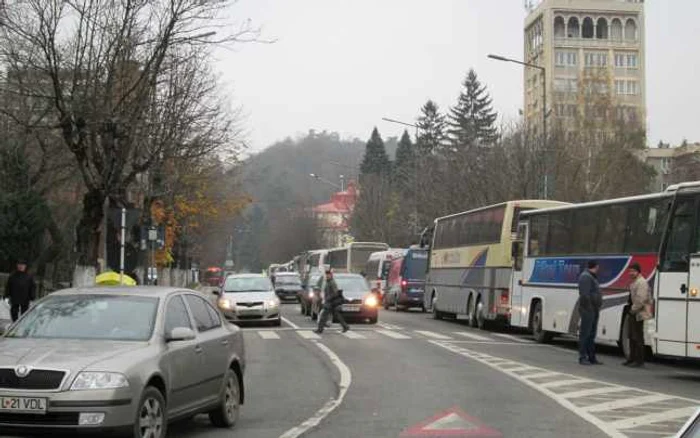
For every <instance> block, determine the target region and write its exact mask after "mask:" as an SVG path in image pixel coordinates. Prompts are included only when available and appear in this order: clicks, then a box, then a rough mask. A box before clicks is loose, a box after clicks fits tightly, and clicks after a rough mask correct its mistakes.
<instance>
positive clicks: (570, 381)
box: [506, 370, 593, 389]
mask: <svg viewBox="0 0 700 438" xmlns="http://www.w3.org/2000/svg"><path fill="white" fill-rule="evenodd" d="M506 371H507V370H506ZM582 383H593V381H592V380H587V379H564V380H555V381H554V382H547V383H540V386H541V387H543V388H547V389H551V388H559V387H561V386H569V385H581V384H582Z"/></svg>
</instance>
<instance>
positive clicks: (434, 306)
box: [430, 292, 442, 319]
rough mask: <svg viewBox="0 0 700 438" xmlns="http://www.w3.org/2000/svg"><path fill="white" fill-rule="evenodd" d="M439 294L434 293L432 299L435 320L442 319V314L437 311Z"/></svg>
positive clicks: (431, 306)
mask: <svg viewBox="0 0 700 438" xmlns="http://www.w3.org/2000/svg"><path fill="white" fill-rule="evenodd" d="M436 303H437V294H436V293H435V292H433V297H432V298H431V299H430V309H431V310H432V311H433V319H442V312H441V311H439V310H438V309H437V306H436V305H435V304H436Z"/></svg>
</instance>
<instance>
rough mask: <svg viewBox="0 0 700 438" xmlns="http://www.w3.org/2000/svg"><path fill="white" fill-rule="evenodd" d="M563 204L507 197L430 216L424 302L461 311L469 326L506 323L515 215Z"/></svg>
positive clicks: (440, 310) (442, 310)
mask: <svg viewBox="0 0 700 438" xmlns="http://www.w3.org/2000/svg"><path fill="white" fill-rule="evenodd" d="M557 205H565V204H564V203H561V202H556V201H538V200H524V201H510V202H505V203H502V204H497V205H492V206H489V207H484V208H479V209H476V210H471V211H467V212H464V213H459V214H455V215H451V216H446V217H441V218H438V219H436V220H435V224H434V227H433V229H432V230H431V231H432V239H433V240H432V244H431V248H430V263H429V269H428V275H427V278H426V286H425V294H424V305H425V308H426V309H430V310H431V311H432V313H433V317H434V318H436V319H441V318H443V317H445V316H449V317H453V318H456V317H457V316H458V315H462V316H466V317H467V319H468V320H469V322H470V324H471V325H472V326H474V327H479V328H483V327H484V325H485V324H486V323H487V322H490V321H500V322H502V323H508V321H509V319H510V307H511V304H510V285H511V275H512V273H513V269H512V268H513V260H512V254H511V247H512V245H511V242H512V240H513V238H514V235H515V232H516V230H517V225H518V215H519V214H520V213H521V212H523V211H527V210H534V209H540V208H546V207H554V206H557Z"/></svg>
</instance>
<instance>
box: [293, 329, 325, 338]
mask: <svg viewBox="0 0 700 438" xmlns="http://www.w3.org/2000/svg"><path fill="white" fill-rule="evenodd" d="M297 333H299V336H301V337H302V338H304V339H321V337H320V336H319V335H317V334H316V333H314V332H313V331H311V330H297Z"/></svg>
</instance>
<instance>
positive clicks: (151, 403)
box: [134, 386, 168, 438]
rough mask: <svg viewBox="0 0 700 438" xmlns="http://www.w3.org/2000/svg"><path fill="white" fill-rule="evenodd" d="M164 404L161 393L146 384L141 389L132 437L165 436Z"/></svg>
mask: <svg viewBox="0 0 700 438" xmlns="http://www.w3.org/2000/svg"><path fill="white" fill-rule="evenodd" d="M165 412H166V406H165V399H164V398H163V394H161V392H160V391H159V390H158V389H156V388H154V387H153V386H148V387H146V389H145V390H144V391H143V395H142V396H141V401H140V402H139V408H138V410H137V411H136V421H135V422H134V437H137V438H165V436H166V434H167V432H168V422H167V420H166V413H165Z"/></svg>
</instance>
